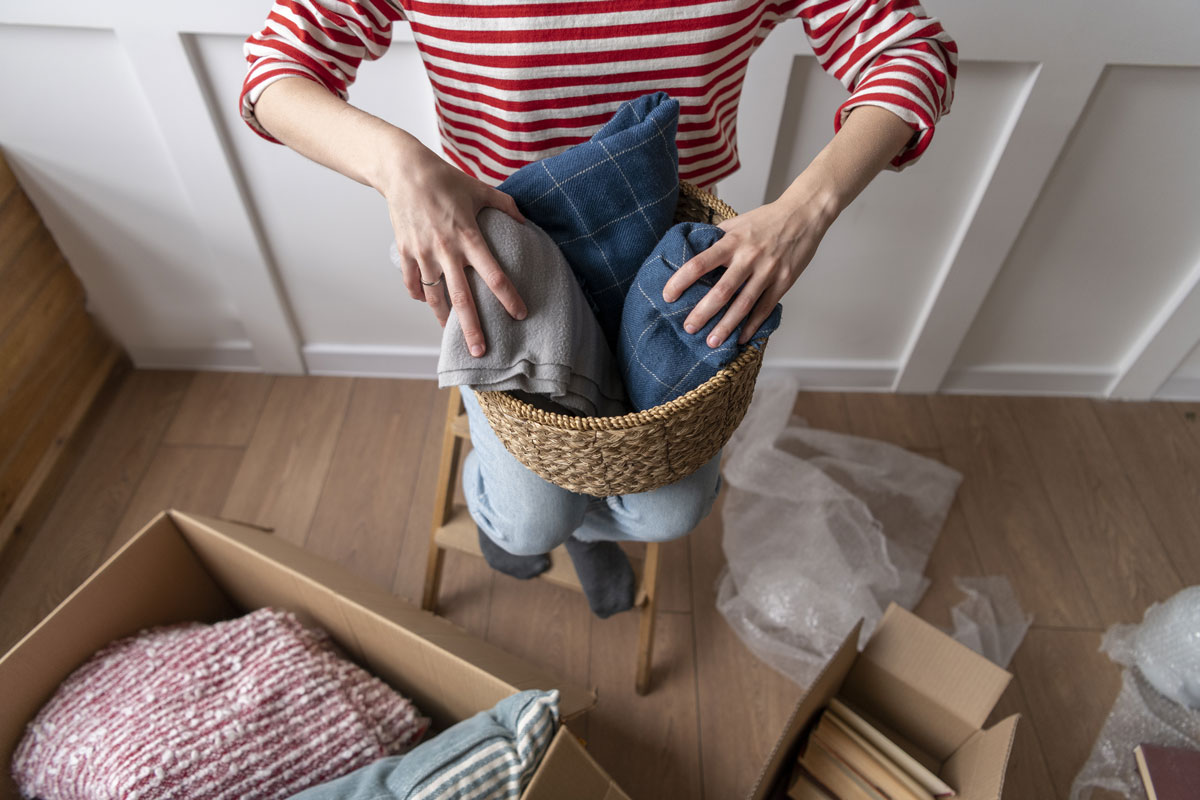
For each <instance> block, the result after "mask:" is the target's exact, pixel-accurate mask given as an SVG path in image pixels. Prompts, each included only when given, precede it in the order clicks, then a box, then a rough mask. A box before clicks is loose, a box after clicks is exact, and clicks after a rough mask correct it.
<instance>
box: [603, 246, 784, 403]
mask: <svg viewBox="0 0 1200 800" xmlns="http://www.w3.org/2000/svg"><path fill="white" fill-rule="evenodd" d="M724 233H725V232H724V231H722V230H721V229H720V228H718V227H716V226H715V225H706V224H704V223H700V222H681V223H679V224H678V225H676V226H675V227H673V228H671V229H670V230H669V231H667V234H666V236H664V237H663V238H662V241H660V242H659V243H658V246H657V247H655V248H654V252H653V253H651V254H650V257H649V258H647V259H646V262H645V263H644V264H643V265H642V268H641V269H640V270H638V273H637V278H636V279H635V280H634V282H633V286H632V287H631V288H630V290H629V294H628V295H627V296H626V298H625V310H624V314H623V315H622V318H621V341H620V345H619V347H618V351H617V359H618V361H619V363H620V365H621V374H622V376H623V377H624V378H625V389H626V391H628V392H629V399H630V400H631V401H632V402H633V406H634V408H635V409H637V410H638V411H644V410H646V409H647V408H653V407H654V406H657V405H661V404H663V403H665V402H667V401H669V400H673V399H675V398H676V397H680V396H681V395H684V394H687V393H688V392H690V391H691V390H692V389H695V388H696V387H697V386H699V385H700V384H702V383H704V382H705V381H707V380H708V379H709V378H711V377H712V376H714V375H716V374H717V373H718V372H720V371H721V369H722V368H724V367H725V366H727V365H728V364H729V363H730V362H732V361H733V360H734V359H736V358H737V357H738V354H739V353H741V348H739V347H738V344H737V340H738V336H740V335H741V332H742V325H744V324H745V321H743V322H742V325H738V326H737V328H736V329H735V330H734V331H733V333H731V334H730V335H729V338H727V339H726V340H725V341H724V342H722V343H721V346H720V347H715V348H710V347H709V346H708V345H707V344H706V342H705V340H706V339H707V338H708V335H709V334H710V333H712V330H713V328H715V327H716V326H717V323H718V322H719V321H720V320H721V317H722V316H724V314H725V311H726V309H728V308H729V305H728V304H726V306H725V307H724V308H722V309H721V310H720V311H719V312H718V313H716V314H715V315H713V317H712V319H710V320H709V321H708V324H707V325H705V326H704V327H703V328H701V329H700V330H699V331H697V332H696V333H687V332H686V331H684V329H683V321H684V320H685V319H687V316H688V314H689V313H691V310H692V309H693V308H695V307H696V304H697V303H699V302H700V299H701V298H702V297H704V295H705V294H706V293H707V292H708V290H709V288H711V287H712V286H713V285H714V284H715V283H716V282H717V280H718V279H720V277H721V275H723V274H724V272H725V270H724V269H723V268H722V269H716V270H713V271H712V272H710V273H708V274H707V275H705V276H704V277H702V278H701V279H700V280H698V281H696V282H695V283H694V284H692V285H691V286H689V287H688V289H687V291H685V292H684V293H683V295H682V296H681V297H679V299H677V300H676V301H675V302H674V303H668V302H666V301H665V300H663V296H662V293H663V287H664V286H666V284H667V280H669V279H670V277H671V276H672V275H674V274H675V271H676V270H678V269H679V268H680V267H681V266H683V265H684V263H685V262H687V261H688V259H690V258H691V257H692V256H694V255H696V254H697V253H701V252H703V251H705V250H707V249H708V248H710V247H712V246H713V244H714V243H715V242H716V241H717V240H718V239H720V238H721V236H723V235H724ZM731 302H732V301H731ZM782 315H783V309H782V307H781V306H779V305H776V306H775V309H774V310H773V311H772V312H771V315H770V316H769V317H767V319H766V321H765V322H764V323H763V324H762V325H761V326H760V327H759V329H758V331H757V332H756V333H755V334H754V338H753V339H752V340H751V341H750V342H749V343H748V344H747V345H746V346H747V347H761V346H762V344H763V343H764V342H765V341H766V339H767V337H768V336H770V335H771V333H772V332H774V330H775V329H776V328H778V327H779V321H780V319H781V318H782Z"/></svg>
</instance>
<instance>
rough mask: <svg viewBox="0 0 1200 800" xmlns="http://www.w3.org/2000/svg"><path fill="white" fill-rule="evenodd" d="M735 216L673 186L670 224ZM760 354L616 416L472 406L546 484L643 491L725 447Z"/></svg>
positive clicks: (511, 404)
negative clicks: (691, 386)
mask: <svg viewBox="0 0 1200 800" xmlns="http://www.w3.org/2000/svg"><path fill="white" fill-rule="evenodd" d="M735 215H736V212H735V211H734V210H733V209H732V208H730V207H729V206H728V205H726V204H725V203H723V202H721V201H720V200H718V199H717V198H716V197H714V196H713V195H711V194H709V193H708V192H704V191H701V190H700V189H697V188H696V187H694V186H692V185H691V184H689V183H686V182H683V183H680V191H679V205H678V207H677V208H676V211H675V219H676V221H677V222H682V221H694V222H708V223H712V224H716V223H718V222H721V221H722V220H725V219H728V218H730V217H733V216H735ZM763 344H764V345H765V342H764V343H763ZM762 356H763V351H762V349H761V348H760V347H747V348H746V349H745V351H743V352H742V353H741V355H739V356H738V357H737V359H735V360H734V362H733V363H732V364H730V365H729V366H727V367H726V368H725V369H723V370H721V371H720V372H718V373H717V374H716V375H714V376H713V377H712V378H711V379H710V380H708V381H707V382H705V383H704V384H702V385H701V386H698V387H696V388H695V389H693V390H692V391H690V392H688V393H687V394H685V395H683V396H682V397H678V398H676V399H674V400H672V401H670V402H668V403H664V404H662V405H660V406H655V407H654V408H650V409H647V410H645V411H639V412H636V413H633V414H625V415H624V416H620V417H571V416H566V415H563V414H554V413H550V412H547V411H542V410H541V409H537V408H534V407H533V406H531V405H529V404H528V403H525V402H522V401H520V400H517V399H516V398H514V397H513V396H511V395H509V394H507V393H505V392H479V393H478V397H479V405H480V407H481V408H482V409H483V413H484V415H485V416H486V417H487V419H488V422H489V423H491V426H492V429H493V430H495V432H496V435H497V436H498V437H499V438H500V441H502V442H503V443H504V446H505V447H507V448H508V450H509V452H511V453H512V454H513V455H514V456H516V457H517V460H519V461H520V462H521V463H522V464H524V465H525V466H527V467H529V469H531V470H533V471H534V472H535V473H537V474H538V475H540V476H541V477H543V478H545V479H546V480H548V481H550V482H551V483H554V484H557V485H558V486H561V487H563V488H564V489H569V490H571V491H573V492H579V493H582V494H588V495H592V496H593V497H608V496H611V495H618V494H633V493H636V492H648V491H650V490H651V489H657V488H659V487H661V486H666V485H667V484H669V483H674V482H675V481H677V480H679V479H680V478H685V477H687V476H688V475H691V474H692V473H693V472H695V471H696V470H698V469H699V468H700V467H701V466H703V465H704V464H706V463H707V462H708V461H709V460H710V459H711V458H712V457H713V456H714V455H716V453H717V451H718V450H720V449H721V448H722V447H723V446H724V445H725V443H726V442H727V441H729V437H730V436H731V435H733V431H734V429H735V428H737V426H738V425H739V424H740V423H741V421H742V417H744V416H745V414H746V409H747V408H748V407H749V405H750V398H751V397H752V396H753V394H754V381H755V379H756V378H757V377H758V370H759V367H760V366H761V365H762Z"/></svg>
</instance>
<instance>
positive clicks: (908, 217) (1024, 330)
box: [0, 0, 1200, 398]
mask: <svg viewBox="0 0 1200 800" xmlns="http://www.w3.org/2000/svg"><path fill="white" fill-rule="evenodd" d="M268 7H269V0H254V1H253V2H248V1H247V0H207V2H205V3H203V4H188V5H183V4H156V5H155V6H154V7H153V12H152V13H147V11H146V4H145V3H138V2H133V0H112V2H109V3H104V4H97V3H94V2H85V1H84V0H59V1H58V2H56V3H54V4H33V3H29V2H28V0H21V2H16V1H15V0H0V68H2V69H3V70H4V73H5V75H6V76H9V79H8V80H6V81H4V82H3V83H2V84H0V108H3V109H4V111H3V112H0V148H3V150H4V154H5V156H6V158H7V159H8V161H9V162H10V164H12V166H13V168H14V170H15V171H16V172H17V175H18V177H19V178H20V180H21V182H22V184H23V185H24V186H25V188H26V190H27V191H28V193H29V194H30V196H31V197H32V198H33V200H34V202H35V204H36V205H37V206H38V209H39V210H40V211H41V213H42V215H43V217H44V218H45V219H46V222H47V224H48V225H49V227H50V228H51V230H52V231H53V232H54V234H55V236H56V238H57V239H58V240H59V243H60V245H61V247H62V249H63V251H64V253H65V254H66V255H67V257H68V259H69V260H70V262H71V264H72V266H73V267H74V269H75V270H76V272H78V273H79V275H80V277H81V279H82V280H83V283H84V285H85V287H86V288H87V291H88V297H89V304H90V306H91V308H92V309H93V311H94V312H95V313H96V314H97V315H98V316H99V317H100V318H101V319H102V320H103V321H104V323H105V324H106V325H108V326H109V327H110V328H111V329H112V331H113V333H114V334H115V335H116V336H117V338H118V339H119V340H120V341H121V342H122V343H123V344H124V345H125V347H126V349H128V350H129V352H130V353H131V355H132V356H133V358H134V360H135V362H136V363H138V364H139V365H141V366H149V367H157V366H172V367H184V368H189V367H191V368H223V369H263V370H267V371H270V372H278V373H298V372H305V371H308V372H319V373H341V374H359V375H366V374H370V375H421V376H430V375H432V373H433V367H434V364H435V363H436V353H437V346H438V341H439V333H440V331H439V329H438V327H437V325H436V322H435V321H434V320H433V317H432V315H431V314H429V313H428V311H427V310H425V309H424V308H422V307H421V306H420V305H418V304H416V303H414V302H413V301H412V300H410V299H409V298H408V296H407V293H406V291H405V290H404V287H403V283H402V281H401V277H400V275H399V273H398V272H396V271H395V270H394V269H393V268H392V267H391V266H390V264H389V263H388V260H387V255H386V251H387V245H388V241H389V238H390V235H391V234H390V231H389V226H388V220H387V214H386V209H385V207H384V205H383V202H382V200H381V199H380V198H379V197H378V196H377V195H376V194H375V193H374V192H373V191H372V190H370V189H368V188H366V187H363V186H360V185H358V184H355V183H353V182H352V181H349V180H347V179H345V178H343V177H341V176H338V175H336V174H334V173H332V172H330V171H328V170H326V169H324V168H322V167H319V166H317V165H314V164H311V163H309V162H307V161H305V160H304V159H302V158H301V157H299V156H297V155H295V154H294V153H292V152H290V151H288V150H286V149H285V148H282V147H278V146H275V145H271V144H269V143H267V142H265V141H263V140H261V139H260V138H259V137H257V136H255V135H254V134H253V133H251V132H250V131H249V129H248V128H246V127H245V126H244V125H243V124H242V122H241V121H240V119H239V117H238V113H237V107H236V99H237V94H238V88H239V84H240V81H241V76H242V73H243V70H244V62H243V60H242V55H241V42H242V39H243V38H244V37H245V36H246V35H247V34H248V33H250V32H251V31H253V30H255V29H257V28H258V27H259V26H260V25H261V23H262V20H263V19H264V17H265V15H266V12H267V9H268ZM926 8H927V9H928V10H929V11H930V12H931V13H933V14H934V15H936V16H938V17H939V18H941V19H942V20H943V22H944V24H945V26H946V28H947V29H948V30H949V31H950V32H951V33H952V34H953V35H954V36H955V37H956V39H957V40H958V43H959V46H960V51H961V53H962V55H963V60H962V63H961V65H960V77H959V81H958V91H957V99H956V101H955V105H954V108H953V113H952V114H951V115H950V116H949V117H947V118H946V119H945V120H943V122H942V123H941V125H940V126H939V129H938V132H937V134H936V136H935V138H934V142H933V145H932V147H931V149H930V150H929V151H928V153H927V154H926V156H925V157H924V159H923V160H922V161H921V162H920V163H919V164H918V165H916V166H915V167H913V168H912V169H910V170H907V171H906V172H904V173H901V174H892V173H886V174H884V175H882V176H880V177H879V178H878V179H877V180H876V181H875V182H874V183H873V184H872V185H871V186H870V187H868V189H867V190H866V191H865V192H864V193H863V195H862V196H861V197H860V198H859V199H858V200H857V201H856V202H855V204H854V205H853V206H852V207H851V208H850V209H849V210H848V211H847V212H846V213H845V214H844V215H843V217H842V218H841V219H839V220H838V222H837V223H836V225H835V226H834V227H833V229H832V230H831V231H830V232H829V234H828V236H827V237H826V240H825V242H824V243H823V244H822V247H821V249H820V251H819V252H818V254H817V257H816V259H815V260H814V262H813V263H812V265H811V266H810V267H809V269H808V270H807V271H806V272H805V274H804V275H803V276H802V277H801V278H800V280H799V281H798V282H797V284H796V286H795V288H794V289H793V290H792V292H791V293H790V294H789V296H788V297H787V298H786V300H785V304H784V305H785V314H784V325H783V327H782V328H781V329H780V330H779V332H778V333H776V334H775V336H774V337H773V339H772V343H771V348H770V353H769V355H768V361H769V363H772V364H773V365H775V366H776V367H779V368H786V369H790V370H794V371H796V372H797V373H798V374H799V376H800V377H801V378H802V380H803V381H804V383H805V384H807V385H809V386H814V387H824V388H863V389H874V390H885V391H886V390H898V391H936V390H944V391H968V392H972V391H974V392H1016V393H1050V394H1087V395H1094V396H1117V397H1142V398H1146V397H1152V396H1156V395H1157V396H1160V397H1164V398H1166V397H1171V398H1182V397H1193V398H1194V397H1200V345H1198V342H1200V225H1198V224H1196V220H1197V219H1200V156H1197V154H1196V145H1195V142H1196V141H1197V138H1198V137H1200V4H1197V3H1195V2H1194V0H1192V1H1190V2H1185V1H1184V0H1171V1H1167V0H1164V1H1163V2H1157V3H1154V4H1149V5H1148V6H1147V7H1144V8H1143V7H1139V8H1138V9H1137V11H1136V12H1131V10H1130V7H1129V5H1128V4H1121V5H1118V4H1117V3H1116V2H1114V1H1113V0H1095V1H1093V2H1085V1H1084V0H1065V1H1064V2H1061V3H1055V4H1044V3H1038V2H1033V0H1012V2H1009V3H1003V4H1001V3H994V2H985V1H984V0H964V1H963V2H957V3H949V2H946V0H929V2H927V3H926ZM1085 22H1086V24H1084V23H1085ZM33 65H36V68H34V66H33ZM844 97H845V90H844V89H842V87H841V86H840V85H839V84H837V83H836V82H835V81H834V80H833V79H832V78H830V77H829V76H827V75H825V74H824V73H823V72H822V71H821V70H820V68H819V67H818V66H817V64H816V61H815V59H813V58H812V54H811V51H809V49H808V46H807V43H806V41H805V39H804V37H803V34H802V31H801V29H800V26H799V23H798V22H791V23H787V24H785V25H782V26H780V28H779V29H778V30H777V31H776V32H775V33H773V34H772V36H771V37H770V38H769V39H768V40H767V42H766V44H765V45H764V46H763V48H762V49H761V50H760V51H759V52H758V53H757V54H756V55H755V57H754V59H753V61H752V62H751V68H750V73H749V76H748V78H747V85H746V91H745V94H744V96H743V101H742V106H741V116H740V119H739V139H740V143H741V156H742V163H743V169H742V170H741V172H739V173H738V174H737V175H735V176H734V177H732V178H731V179H729V180H727V181H726V182H725V183H723V184H722V186H721V187H720V191H721V193H722V195H723V196H724V197H725V199H727V200H729V201H730V202H731V203H732V204H733V205H734V206H735V207H737V208H741V209H749V208H752V207H754V206H755V205H757V204H759V203H761V202H764V201H766V200H770V199H772V198H774V197H775V196H777V195H778V194H779V192H780V191H782V189H783V188H784V187H785V186H786V185H787V183H788V182H789V181H790V180H791V178H792V177H794V176H795V175H796V174H797V173H798V172H799V171H800V170H802V169H803V168H804V166H805V165H806V164H807V163H808V162H809V161H810V160H811V158H812V157H813V156H814V155H815V154H816V153H817V152H818V151H819V149H820V148H821V147H822V146H823V145H824V144H825V143H826V142H827V141H828V139H829V136H830V135H831V133H832V116H833V113H834V109H835V108H836V107H837V105H838V104H839V103H840V101H841V99H842V98H844ZM352 98H353V100H354V102H355V103H356V104H358V105H361V106H363V107H364V108H367V109H368V110H370V111H371V112H373V113H375V114H377V115H379V116H381V117H384V118H385V119H388V120H390V121H392V122H395V123H396V124H398V125H400V126H402V127H404V128H406V129H407V130H409V131H411V132H412V133H414V134H415V135H417V136H418V137H419V138H421V140H422V141H424V142H425V143H426V144H428V145H430V146H431V147H433V148H434V149H437V146H438V145H437V129H436V123H435V118H434V115H433V106H432V93H431V91H430V87H429V84H428V81H427V79H426V77H425V75H424V70H423V69H422V67H421V64H420V58H419V56H418V54H417V50H416V47H415V45H414V44H413V42H412V38H411V35H410V34H409V32H408V31H407V30H406V29H405V30H399V31H398V35H397V39H396V42H395V44H394V45H393V47H392V50H391V51H390V52H389V53H388V55H387V56H386V57H385V58H384V59H383V60H381V61H380V62H378V63H375V64H368V65H365V66H364V68H363V70H362V73H361V77H360V80H359V82H358V84H356V85H355V87H354V89H353V90H352Z"/></svg>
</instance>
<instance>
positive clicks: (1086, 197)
mask: <svg viewBox="0 0 1200 800" xmlns="http://www.w3.org/2000/svg"><path fill="white" fill-rule="evenodd" d="M1197 131H1200V69H1195V68H1168V67H1126V66H1114V67H1110V68H1109V69H1108V70H1106V72H1105V74H1104V76H1103V77H1102V79H1101V81H1100V82H1099V84H1098V86H1097V89H1096V91H1095V93H1094V95H1093V97H1092V99H1091V102H1090V104H1089V107H1088V109H1087V110H1086V111H1085V112H1084V114H1083V116H1082V117H1081V119H1080V122H1079V125H1078V127H1077V129H1076V131H1075V134H1074V135H1073V137H1072V140H1071V141H1070V142H1069V144H1068V145H1067V147H1066V149H1065V152H1064V153H1063V155H1062V157H1061V159H1060V161H1059V163H1058V165H1057V166H1056V168H1055V170H1054V172H1053V174H1052V175H1051V177H1050V179H1049V181H1048V182H1047V184H1046V186H1045V188H1044V190H1043V192H1042V195H1041V197H1040V198H1039V200H1038V202H1037V204H1036V206H1035V208H1034V211H1033V213H1032V214H1031V215H1030V218H1029V219H1028V220H1027V222H1026V224H1025V227H1024V229H1023V230H1022V232H1021V235H1020V236H1019V238H1018V239H1017V242H1016V244H1015V245H1014V246H1013V248H1012V250H1011V252H1010V254H1009V257H1008V259H1007V260H1006V262H1005V265H1004V267H1003V269H1002V270H1001V272H1000V274H999V276H998V277H997V279H996V282H995V284H994V285H993V287H992V290H991V292H990V294H989V295H988V298H987V300H986V302H985V303H984V305H983V307H982V309H981V310H980V313H979V315H978V316H977V317H976V319H975V322H974V324H973V325H972V327H971V330H970V332H969V333H968V335H967V337H966V339H965V340H964V342H963V345H962V347H961V348H960V350H959V352H958V355H957V356H956V359H955V363H954V368H955V369H956V370H966V369H980V368H982V369H985V370H986V369H1000V368H1004V367H1006V366H1009V365H1016V366H1018V367H1019V368H1020V369H1026V370H1028V369H1032V370H1038V369H1041V370H1058V369H1063V368H1065V370H1066V371H1067V372H1071V371H1076V372H1078V371H1085V372H1091V373H1097V374H1109V373H1111V374H1116V373H1117V371H1118V370H1119V368H1120V366H1121V364H1122V362H1123V360H1124V359H1125V357H1126V355H1127V354H1128V352H1129V350H1130V347H1131V343H1133V342H1136V341H1137V340H1138V339H1139V337H1140V336H1141V334H1142V333H1143V331H1144V330H1145V328H1146V326H1147V325H1148V324H1149V323H1150V322H1151V321H1152V320H1153V319H1154V318H1155V316H1156V315H1157V314H1158V313H1159V310H1160V308H1162V307H1163V305H1164V304H1165V303H1166V302H1167V301H1168V300H1169V299H1170V298H1171V297H1172V296H1173V295H1174V294H1175V293H1176V292H1177V290H1178V288H1179V286H1180V284H1181V281H1184V280H1185V279H1186V278H1187V277H1188V275H1189V273H1190V272H1191V271H1192V270H1193V269H1194V268H1195V265H1196V264H1197V263H1198V262H1200V225H1197V224H1196V220H1197V216H1196V213H1197V209H1198V208H1200V158H1197V156H1196V133H1197Z"/></svg>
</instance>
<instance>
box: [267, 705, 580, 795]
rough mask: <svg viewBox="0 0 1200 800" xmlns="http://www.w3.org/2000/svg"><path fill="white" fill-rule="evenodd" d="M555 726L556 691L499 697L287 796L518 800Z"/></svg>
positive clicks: (556, 721) (556, 724)
mask: <svg viewBox="0 0 1200 800" xmlns="http://www.w3.org/2000/svg"><path fill="white" fill-rule="evenodd" d="M557 728H558V691H557V690H552V691H549V692H540V691H537V690H533V689H531V690H528V691H524V692H521V693H519V694H514V695H512V696H511V697H506V698H505V699H503V700H501V701H500V702H499V703H497V704H496V705H495V707H493V708H492V709H490V710H488V711H480V712H479V713H478V714H476V715H475V716H473V717H471V718H470V719H465V720H463V721H462V722H460V723H458V724H457V725H453V726H451V727H449V728H447V729H446V730H444V731H442V732H441V733H439V734H438V735H437V736H435V737H433V738H432V739H430V740H429V741H427V742H425V743H424V744H421V745H418V746H417V747H415V748H413V749H412V750H411V751H409V752H408V754H407V755H402V756H389V757H387V758H381V759H379V760H378V761H375V762H374V763H372V764H368V765H367V766H365V767H362V768H361V769H358V770H355V771H354V772H351V773H350V774H348V775H343V776H342V777H340V778H337V779H335V780H332V781H329V782H327V783H322V784H320V785H319V786H314V787H312V788H311V789H306V790H304V791H303V792H300V794H296V795H292V797H291V798H290V800H402V798H413V797H437V798H439V800H452V798H465V797H471V798H477V797H487V798H492V799H493V800H518V798H519V797H520V796H521V793H522V792H523V791H525V786H526V784H528V782H529V779H530V778H531V777H532V776H533V772H534V770H536V769H537V765H538V764H539V763H540V762H541V760H542V756H543V755H545V753H546V750H547V748H549V747H550V741H551V740H552V739H553V738H554V732H555V731H556V730H557Z"/></svg>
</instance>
